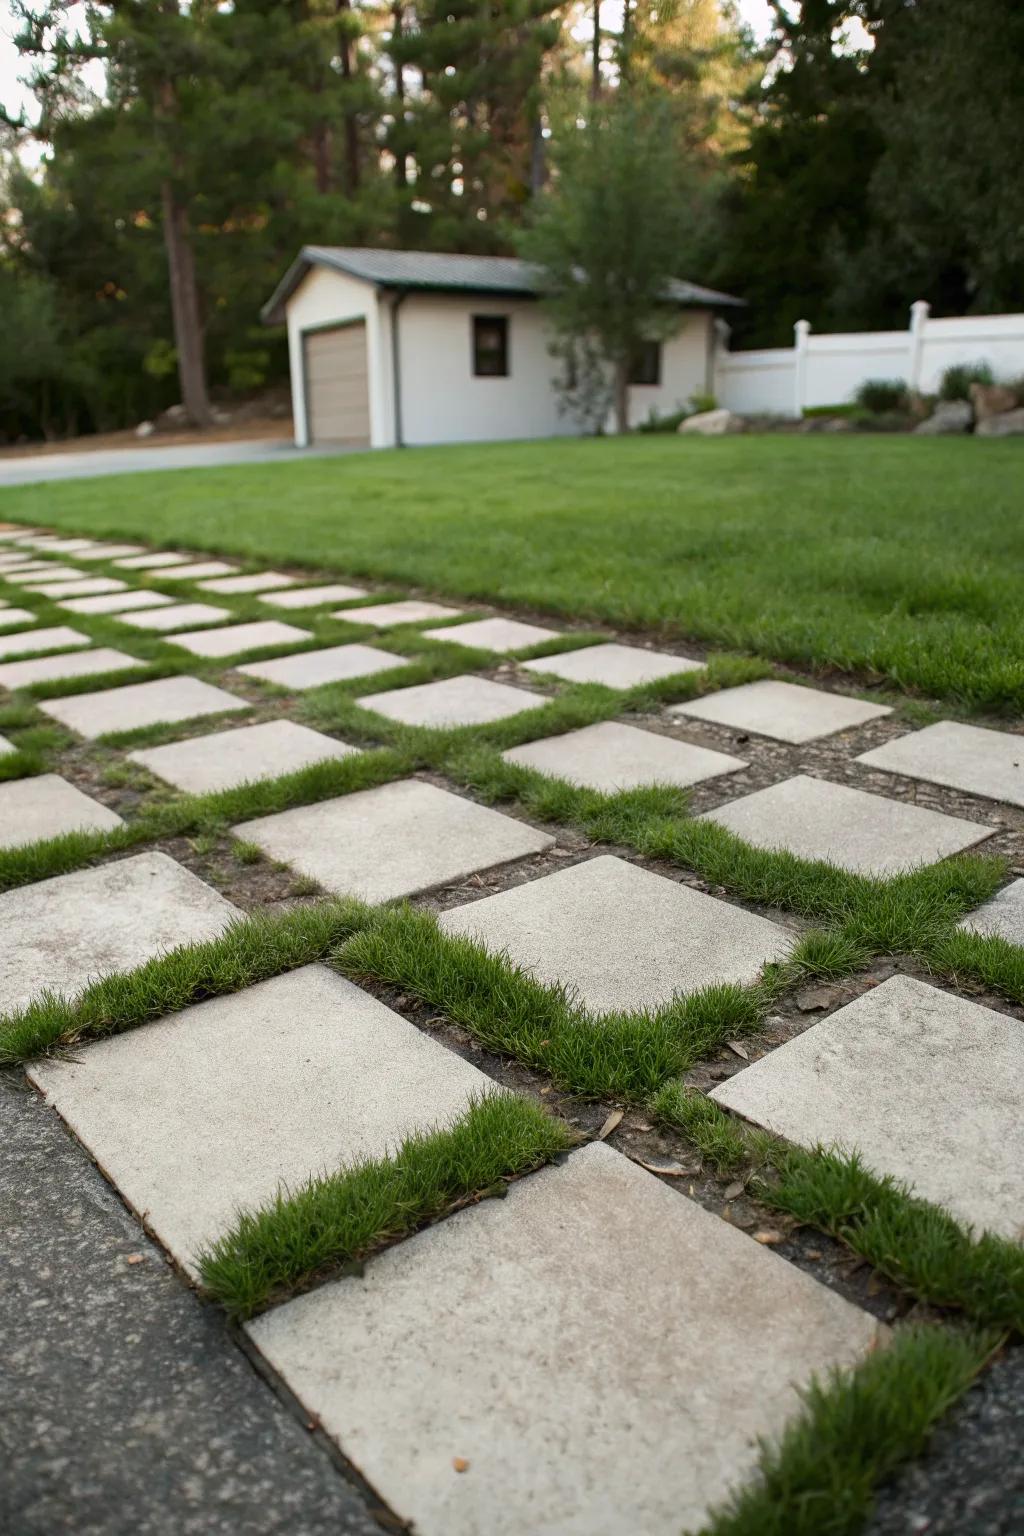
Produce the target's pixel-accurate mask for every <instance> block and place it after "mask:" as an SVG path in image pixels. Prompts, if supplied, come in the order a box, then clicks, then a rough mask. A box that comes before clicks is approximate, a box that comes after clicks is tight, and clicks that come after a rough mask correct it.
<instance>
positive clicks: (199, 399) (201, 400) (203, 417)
mask: <svg viewBox="0 0 1024 1536" xmlns="http://www.w3.org/2000/svg"><path fill="white" fill-rule="evenodd" d="M160 199H161V203H162V205H163V229H164V247H165V249H166V251H167V272H168V277H169V280H170V289H171V316H172V318H173V321H174V345H175V347H176V349H177V353H178V378H179V380H180V382H181V399H182V403H183V405H184V407H185V409H186V411H187V412H188V416H189V420H190V421H191V422H192V424H193V425H194V426H196V427H208V426H209V425H210V424H211V422H212V420H213V414H212V412H211V410H210V397H209V393H208V391H207V388H206V366H205V363H204V361H203V327H202V322H201V320H200V316H199V290H198V288H197V286H196V267H195V258H194V256H193V252H192V236H191V232H190V230H189V223H188V210H187V209H186V208H185V206H184V204H183V203H181V202H179V200H178V198H177V197H176V195H175V191H174V187H173V185H172V183H171V182H170V181H164V182H163V183H162V184H161V187H160Z"/></svg>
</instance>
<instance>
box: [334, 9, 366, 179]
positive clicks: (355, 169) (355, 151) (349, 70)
mask: <svg viewBox="0 0 1024 1536" xmlns="http://www.w3.org/2000/svg"><path fill="white" fill-rule="evenodd" d="M336 5H337V10H338V15H339V16H340V15H341V13H342V12H343V11H349V12H350V11H351V10H352V0H336ZM338 47H339V50H340V54H341V78H342V80H344V82H345V85H346V86H350V85H351V83H352V80H353V78H354V76H355V70H354V68H353V64H352V38H351V36H350V34H349V32H348V29H347V27H343V28H342V30H341V37H340V38H339V41H338ZM346 95H347V92H346ZM359 180H360V177H359V123H358V120H357V118H356V114H355V112H353V111H352V109H351V107H350V106H349V105H348V102H347V101H346V105H345V191H346V192H347V193H348V194H349V196H350V197H352V196H353V195H354V194H355V193H356V192H358V191H359Z"/></svg>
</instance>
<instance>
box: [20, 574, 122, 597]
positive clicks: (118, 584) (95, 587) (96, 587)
mask: <svg viewBox="0 0 1024 1536" xmlns="http://www.w3.org/2000/svg"><path fill="white" fill-rule="evenodd" d="M127 585H128V584H127V582H124V581H118V579H117V577H116V576H84V577H83V578H82V579H81V580H80V581H44V582H40V583H39V584H38V585H36V584H33V585H32V586H30V587H28V589H27V590H28V591H29V592H38V593H39V595H40V597H96V596H97V595H98V594H99V593H100V592H124V591H125V589H126V587H127Z"/></svg>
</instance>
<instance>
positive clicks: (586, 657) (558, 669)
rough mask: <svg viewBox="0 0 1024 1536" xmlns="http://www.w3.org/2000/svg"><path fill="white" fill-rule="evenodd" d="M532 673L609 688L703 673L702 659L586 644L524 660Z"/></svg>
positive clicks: (640, 649)
mask: <svg viewBox="0 0 1024 1536" xmlns="http://www.w3.org/2000/svg"><path fill="white" fill-rule="evenodd" d="M522 666H523V667H525V668H526V670H527V671H528V672H550V673H551V674H552V675H553V676H554V677H562V678H564V679H565V680H566V682H569V683H603V684H604V686H605V687H606V688H639V687H640V686H641V684H643V683H653V682H657V680H658V679H659V678H662V677H674V676H675V675H676V673H678V672H701V671H703V668H704V663H703V662H702V661H691V660H690V658H689V657H688V656H670V655H669V654H668V653H667V652H666V651H645V650H643V649H642V648H641V647H640V646H637V645H617V644H615V643H614V642H612V641H609V642H608V644H606V645H586V646H583V647H582V649H580V650H578V651H565V652H564V653H562V654H559V655H557V656H538V657H537V659H536V661H524V662H523V663H522Z"/></svg>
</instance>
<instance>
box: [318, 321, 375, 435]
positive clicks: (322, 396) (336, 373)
mask: <svg viewBox="0 0 1024 1536" xmlns="http://www.w3.org/2000/svg"><path fill="white" fill-rule="evenodd" d="M303 342H304V348H305V361H306V417H307V420H308V423H309V440H310V442H311V443H348V444H351V445H352V446H353V447H361V448H368V447H369V445H370V383H369V375H368V370H367V364H366V322H365V321H364V320H360V321H359V322H358V323H357V324H355V325H339V326H335V327H332V328H331V329H330V330H324V331H308V332H307V333H306V335H305V336H304V337H303Z"/></svg>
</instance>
